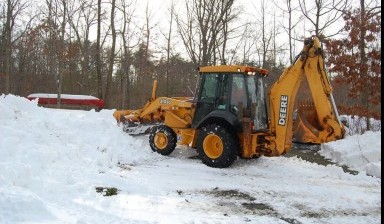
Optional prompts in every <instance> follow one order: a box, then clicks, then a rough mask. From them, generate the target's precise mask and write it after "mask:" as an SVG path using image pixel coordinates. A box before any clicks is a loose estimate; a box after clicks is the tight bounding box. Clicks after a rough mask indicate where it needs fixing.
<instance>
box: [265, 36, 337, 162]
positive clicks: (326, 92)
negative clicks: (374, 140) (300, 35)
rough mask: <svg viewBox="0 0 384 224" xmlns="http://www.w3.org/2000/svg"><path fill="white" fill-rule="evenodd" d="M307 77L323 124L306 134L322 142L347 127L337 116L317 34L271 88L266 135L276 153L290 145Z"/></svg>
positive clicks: (307, 42)
mask: <svg viewBox="0 0 384 224" xmlns="http://www.w3.org/2000/svg"><path fill="white" fill-rule="evenodd" d="M304 77H306V78H307V80H308V84H309V87H310V91H311V94H312V97H313V100H314V105H315V110H316V114H317V118H316V119H317V121H318V124H319V126H320V128H319V129H316V128H315V127H311V128H309V129H308V130H306V132H307V133H304V135H305V136H308V138H312V139H311V140H312V142H320V143H323V142H329V141H334V140H337V139H341V138H343V135H344V132H345V131H344V128H343V126H342V124H341V122H340V121H339V119H338V114H337V109H336V107H335V104H334V100H333V97H332V88H331V86H330V82H329V80H328V76H327V73H326V71H325V67H324V59H323V52H322V49H321V44H320V41H319V39H318V37H316V36H313V37H311V38H308V39H306V40H305V41H304V47H303V50H302V52H301V53H300V55H299V57H298V58H296V61H295V62H294V64H293V65H291V66H290V67H288V68H287V69H286V70H285V71H284V72H283V74H282V75H281V76H280V78H279V80H278V81H277V82H276V83H275V84H274V85H273V86H272V88H271V90H270V92H269V99H270V112H271V113H270V132H271V133H270V136H268V137H267V139H268V140H269V146H268V147H269V148H270V150H271V155H273V156H277V155H281V154H284V153H286V152H287V151H288V150H289V149H290V148H291V145H292V135H293V132H292V131H293V110H294V105H295V99H296V96H297V93H298V89H299V86H300V84H301V82H302V80H303V78H304ZM315 129H316V130H315ZM311 140H308V142H310V141H311Z"/></svg>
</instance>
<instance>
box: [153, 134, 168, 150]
mask: <svg viewBox="0 0 384 224" xmlns="http://www.w3.org/2000/svg"><path fill="white" fill-rule="evenodd" d="M154 143H155V146H156V148H158V149H160V150H162V149H165V147H167V145H168V138H167V135H166V134H164V133H156V135H155V139H154Z"/></svg>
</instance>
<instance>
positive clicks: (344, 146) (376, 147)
mask: <svg viewBox="0 0 384 224" xmlns="http://www.w3.org/2000/svg"><path fill="white" fill-rule="evenodd" d="M380 149H381V131H377V132H372V131H367V132H365V133H364V134H362V135H352V136H346V137H345V138H344V139H341V140H338V141H334V142H328V143H325V144H322V145H321V150H320V151H319V153H320V154H321V155H322V156H324V157H325V158H328V159H331V160H332V161H334V162H336V163H338V164H340V165H346V166H348V167H349V168H351V169H353V170H356V171H360V172H366V173H367V174H369V175H372V176H376V177H379V178H381V150H380Z"/></svg>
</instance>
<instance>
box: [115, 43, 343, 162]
mask: <svg viewBox="0 0 384 224" xmlns="http://www.w3.org/2000/svg"><path fill="white" fill-rule="evenodd" d="M198 70H199V80H198V85H197V88H196V92H195V97H194V98H188V97H179V98H174V97H157V96H156V88H157V82H156V81H155V82H154V85H153V90H152V97H151V98H150V99H149V100H148V102H147V103H146V104H145V106H144V107H143V108H142V109H138V110H117V111H115V112H114V114H113V116H114V117H115V118H116V120H117V121H118V123H123V125H124V131H126V132H128V133H129V134H131V135H136V134H141V133H146V132H149V133H150V134H149V144H150V147H151V148H152V150H153V151H155V152H158V153H160V154H162V155H169V154H170V153H172V152H173V150H174V149H175V147H176V145H177V144H180V145H186V146H188V148H192V149H197V152H198V157H199V159H201V161H202V162H203V163H204V164H206V165H208V166H210V167H219V168H222V167H229V166H231V165H232V164H233V162H234V161H235V160H236V158H237V157H241V158H248V159H250V158H255V157H259V156H262V155H264V156H279V155H282V154H285V153H287V152H288V151H289V150H290V148H291V145H292V136H293V131H295V134H297V136H295V137H296V138H300V140H301V141H302V142H310V143H324V142H329V141H334V140H338V139H341V138H343V137H344V133H345V130H344V127H343V125H342V123H341V122H340V121H339V118H338V113H337V109H336V106H335V103H334V100H333V97H332V88H331V86H330V82H329V80H328V76H327V73H326V71H325V66H324V61H323V51H322V48H321V43H320V41H319V39H318V38H317V37H316V36H312V37H310V38H307V39H306V40H305V41H304V47H303V50H302V51H301V53H300V54H299V55H298V57H297V58H296V60H295V62H294V63H293V64H292V65H291V66H290V67H288V68H286V69H285V70H284V72H283V74H282V75H281V76H280V78H279V79H278V80H277V81H276V83H274V85H273V86H272V87H271V90H270V91H269V108H268V110H267V102H266V97H265V93H264V91H265V89H264V82H263V79H264V77H265V76H267V75H268V71H267V70H264V69H260V68H257V67H250V66H239V65H219V66H204V67H200V68H199V69H198ZM305 77H306V79H307V80H308V84H309V88H310V92H311V93H312V96H313V100H314V105H313V107H312V108H314V113H312V114H311V116H310V117H311V119H308V118H306V117H305V112H304V113H298V114H297V115H298V116H297V117H296V119H294V118H293V117H294V116H293V115H294V113H293V112H294V104H295V98H296V95H297V92H298V87H299V86H300V84H301V82H302V80H303V79H304V78H305ZM267 111H269V114H268V113H267ZM307 114H310V113H307ZM294 120H295V121H294ZM293 122H295V125H293Z"/></svg>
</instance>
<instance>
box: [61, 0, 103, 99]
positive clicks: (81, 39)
mask: <svg viewBox="0 0 384 224" xmlns="http://www.w3.org/2000/svg"><path fill="white" fill-rule="evenodd" d="M96 19H97V9H96V5H94V3H93V1H92V0H79V1H78V5H76V6H75V8H74V9H72V13H70V14H69V15H68V21H69V23H70V26H71V29H72V30H73V32H74V34H75V37H76V39H77V44H78V45H79V47H80V50H81V55H82V60H81V61H80V63H81V83H80V85H81V86H82V87H84V88H85V91H86V92H87V91H89V90H90V89H89V88H90V86H91V85H90V72H91V69H92V67H93V66H92V65H91V64H90V58H91V51H90V47H91V46H90V45H91V41H90V30H91V28H92V26H93V25H95V24H97V20H96Z"/></svg>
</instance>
